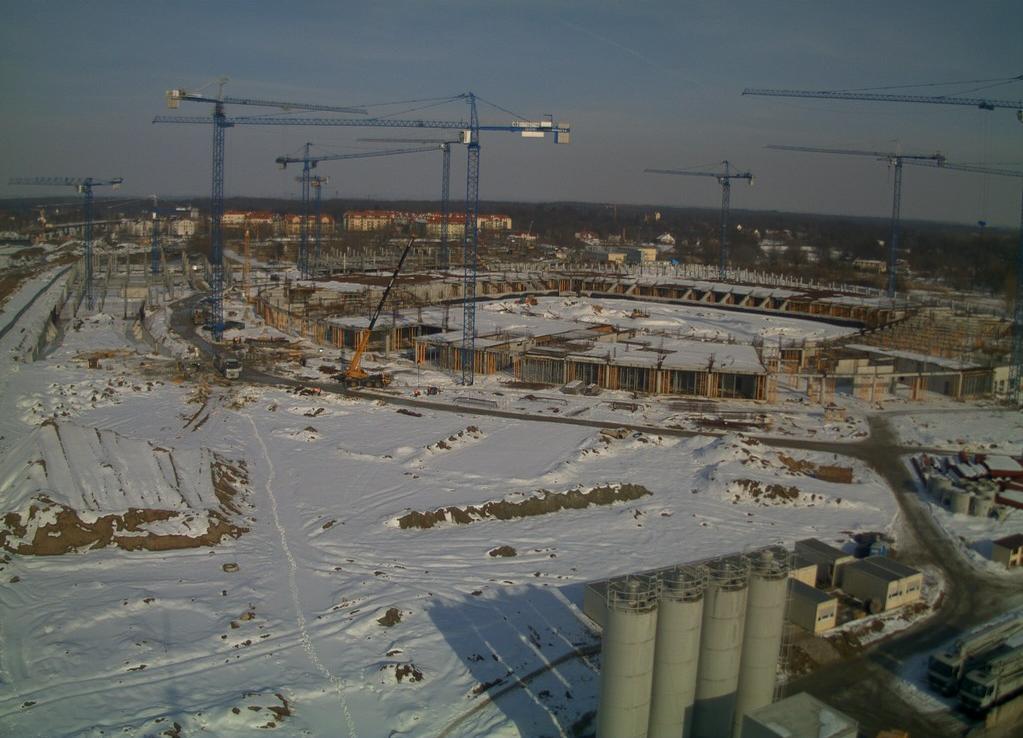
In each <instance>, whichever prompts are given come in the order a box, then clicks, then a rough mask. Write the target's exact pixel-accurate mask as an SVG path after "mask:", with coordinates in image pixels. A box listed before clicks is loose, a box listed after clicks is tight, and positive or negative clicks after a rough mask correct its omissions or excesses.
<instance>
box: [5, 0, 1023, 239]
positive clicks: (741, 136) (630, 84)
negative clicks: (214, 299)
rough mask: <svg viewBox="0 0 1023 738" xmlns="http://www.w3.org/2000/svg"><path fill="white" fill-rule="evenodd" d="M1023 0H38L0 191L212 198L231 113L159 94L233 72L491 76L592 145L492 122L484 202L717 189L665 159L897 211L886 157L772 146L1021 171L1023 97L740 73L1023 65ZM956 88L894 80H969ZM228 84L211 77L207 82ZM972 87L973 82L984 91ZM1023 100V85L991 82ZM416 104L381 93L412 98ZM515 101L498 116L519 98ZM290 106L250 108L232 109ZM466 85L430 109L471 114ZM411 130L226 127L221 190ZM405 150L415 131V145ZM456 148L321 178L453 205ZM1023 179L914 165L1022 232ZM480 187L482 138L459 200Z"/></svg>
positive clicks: (336, 78) (524, 105)
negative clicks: (73, 181) (292, 158)
mask: <svg viewBox="0 0 1023 738" xmlns="http://www.w3.org/2000/svg"><path fill="white" fill-rule="evenodd" d="M1020 28H1023V3H1020V2H1019V1H1018V0H978V2H973V3H964V2H961V0H931V1H924V0H916V1H914V2H908V1H907V2H899V3H892V2H890V1H887V2H878V1H875V0H863V1H861V2H856V3H850V2H831V1H829V0H816V1H814V2H809V1H807V2H804V1H801V0H800V1H796V0H787V1H779V2H770V3H765V2H762V0H733V1H731V2H684V1H680V0H676V1H674V2H642V1H641V0H640V1H633V2H612V1H610V0H605V1H601V2H582V1H580V0H558V1H557V2H550V1H549V0H547V1H546V2H538V1H534V0H516V2H488V1H486V0H450V1H448V0H434V1H432V2H426V1H425V0H406V1H404V2H392V1H389V0H375V1H374V2H336V1H335V2H303V1H301V0H295V1H293V2H288V3H282V2H279V0H278V1H275V2H263V1H262V0H250V1H249V2H237V1H231V0H218V2H215V3H210V2H192V1H190V0H181V1H179V2H170V1H159V0H135V1H134V2H120V1H118V0H102V1H100V0H93V1H92V2H83V1H82V0H77V1H76V2H66V1H64V0H52V1H40V0H35V1H32V0H24V1H23V2H18V3H7V4H6V7H5V10H4V22H3V24H2V25H0V114H2V115H0V197H24V196H32V194H33V193H38V194H39V195H40V196H43V195H51V194H60V193H61V192H63V191H66V190H60V189H56V190H54V189H47V188H42V187H23V186H20V187H16V186H11V185H8V184H7V182H8V179H9V178H10V177H15V176H92V177H97V178H105V177H115V176H120V177H124V180H125V183H124V185H123V187H122V189H121V194H123V195H124V196H125V197H131V196H140V197H142V196H147V195H151V194H158V195H163V196H183V195H184V196H208V194H209V191H210V169H211V166H210V153H211V127H210V126H208V125H205V124H203V125H191V126H189V125H164V124H155V125H154V124H153V123H152V122H151V121H152V119H153V117H154V116H156V115H164V114H180V115H191V116H197V115H201V116H208V115H209V114H210V113H211V110H210V108H211V107H212V106H209V105H205V104H195V103H183V104H182V106H181V108H180V109H179V110H178V111H168V110H167V109H166V106H165V104H164V92H165V90H168V89H170V88H184V89H186V90H198V89H200V88H203V86H204V85H207V84H208V83H210V82H211V81H212V80H215V79H216V78H218V77H220V76H228V77H230V81H229V82H228V83H227V85H226V87H225V94H228V95H232V96H236V97H249V98H272V99H276V100H290V101H297V102H310V103H324V104H335V105H356V104H371V103H380V102H388V101H400V100H410V99H415V100H422V99H432V98H441V97H448V96H453V95H456V94H459V93H461V92H465V91H468V90H472V91H473V92H474V93H476V94H477V95H479V96H480V97H481V98H483V99H484V100H487V101H490V102H493V103H495V104H496V105H498V106H500V107H499V108H498V107H491V106H489V105H485V104H481V107H480V117H481V119H482V120H483V121H484V122H493V123H507V122H509V121H510V120H513V119H514V118H515V117H516V116H523V117H526V118H529V119H536V118H539V117H540V116H542V115H543V114H547V113H550V114H553V116H554V118H555V120H558V121H561V122H568V123H570V124H571V127H572V143H571V144H570V145H568V146H555V145H553V143H551V142H550V140H547V141H543V140H538V139H523V138H520V137H519V136H517V135H513V134H508V133H490V134H484V136H483V138H482V149H481V184H480V194H481V197H482V198H483V199H484V200H527V201H564V200H573V201H588V202H598V203H619V204H626V203H628V204H649V205H651V206H684V207H714V206H716V205H717V204H718V203H719V202H720V188H719V187H718V185H717V184H716V183H715V182H714V180H712V179H706V178H696V177H672V176H662V175H653V174H645V173H644V172H643V170H644V169H645V168H689V167H705V168H707V169H716V168H717V167H718V166H719V163H720V162H721V161H722V160H725V159H727V160H729V161H730V162H732V163H733V164H734V165H735V166H737V167H739V168H740V169H742V170H748V171H751V172H752V173H753V174H754V175H755V184H754V185H753V186H752V187H747V186H746V185H745V183H736V185H735V186H734V187H733V191H732V204H733V207H734V208H741V209H747V208H748V209H754V210H785V211H796V212H824V213H836V214H845V215H866V216H881V217H884V216H887V215H888V214H889V213H890V211H891V187H892V172H891V170H890V169H889V167H888V166H887V164H886V163H884V162H880V161H875V160H874V159H871V158H868V157H840V156H834V155H819V154H809V153H795V152H783V151H774V150H767V149H765V148H764V147H765V146H766V145H767V144H788V145H799V146H813V147H830V148H855V149H868V150H879V151H895V150H897V151H901V152H902V153H906V154H911V153H923V154H930V153H934V152H936V151H940V152H941V153H943V154H945V155H946V156H947V157H948V159H949V160H950V161H957V162H971V163H980V164H985V165H988V166H1003V167H1008V168H1018V169H1021V170H1023V124H1021V123H1020V121H1019V120H1018V119H1017V116H1016V111H1014V110H1006V109H1000V110H996V111H990V112H987V111H981V110H977V109H974V108H968V107H953V106H933V105H907V104H886V103H868V102H858V101H856V102H848V101H847V102H837V101H827V100H797V99H787V98H768V97H751V96H743V95H741V92H742V90H743V88H745V87H783V88H791V89H817V90H825V89H850V88H874V87H883V86H890V85H922V84H933V83H945V82H958V81H965V80H988V79H993V80H1004V79H1007V78H1011V77H1014V76H1017V75H1020V74H1021V73H1023V45H1020V44H1019V38H1018V37H1019V29H1020ZM983 86H985V85H984V84H981V83H977V84H961V85H952V86H941V87H922V88H906V89H905V90H895V92H899V91H905V92H907V93H910V94H951V93H955V92H960V91H967V90H972V89H974V88H977V87H983ZM205 91H206V92H207V93H210V94H212V93H215V92H216V85H215V84H213V85H210V86H209V87H206V88H205ZM969 94H970V95H973V94H974V93H969ZM977 94H984V95H989V96H991V97H997V98H1004V99H1013V100H1019V99H1023V81H1017V82H1011V83H1008V84H1004V85H1001V86H995V87H991V88H990V89H987V90H984V91H983V93H977ZM404 107H415V105H408V106H398V107H388V108H382V109H381V110H384V111H392V112H393V111H396V110H402V109H404ZM502 108H503V109H502ZM269 112H272V111H269V110H265V109H261V108H254V107H247V106H234V107H229V108H228V114H229V115H239V116H242V115H252V114H265V113H269ZM465 114H466V109H465V105H464V103H458V102H456V103H452V104H448V105H445V106H439V107H432V108H428V109H424V110H420V111H417V112H415V113H413V114H412V115H415V116H422V117H430V118H435V119H443V120H460V119H463V118H464V117H465ZM438 133H439V132H437V133H431V132H424V131H419V132H416V133H414V134H403V132H402V131H401V130H398V129H391V128H354V127H349V128H342V127H331V128H311V127H301V126H258V127H257V126H245V127H236V128H233V129H230V130H228V131H227V133H226V137H227V148H226V182H225V191H226V194H227V195H229V196H231V195H251V196H273V197H297V195H298V191H297V188H298V185H297V183H296V182H295V175H296V174H297V171H296V170H295V169H294V168H292V167H289V168H288V169H287V170H284V171H281V170H279V169H278V168H277V166H276V165H275V163H274V160H275V159H276V157H278V156H281V155H284V154H293V153H296V152H298V150H299V149H300V147H301V146H302V144H303V143H305V142H306V141H310V142H313V143H314V144H316V145H317V146H318V151H320V152H334V153H346V152H348V153H350V152H355V151H364V150H370V149H373V148H380V147H387V148H391V147H394V146H395V144H380V143H371V142H364V141H359V140H358V139H359V138H365V137H373V136H387V137H397V136H402V135H414V136H430V137H433V136H435V135H438ZM399 146H400V145H399ZM440 169H441V157H440V154H439V153H426V154H416V155H408V156H401V157H390V158H378V159H366V160H351V161H337V162H324V163H322V164H321V165H320V166H319V168H318V173H319V174H321V175H323V176H328V177H330V183H329V185H328V187H327V189H326V191H325V194H326V196H329V197H334V196H340V197H349V198H354V197H369V198H376V199H380V200H386V199H391V198H435V197H437V196H438V193H439V190H440ZM1020 185H1021V180H1018V179H1011V178H1003V177H994V176H989V175H976V174H965V173H959V172H952V171H929V170H926V169H921V168H910V167H907V168H906V170H905V174H904V181H903V197H902V212H903V217H905V218H914V219H930V220H943V221H957V222H964V223H974V222H976V221H978V220H984V221H987V222H989V223H992V224H997V225H1008V226H1016V225H1018V224H1019V220H1020ZM464 191H465V153H464V149H459V150H456V151H455V153H454V155H453V162H452V196H453V197H460V196H463V195H464Z"/></svg>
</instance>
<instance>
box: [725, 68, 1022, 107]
mask: <svg viewBox="0 0 1023 738" xmlns="http://www.w3.org/2000/svg"><path fill="white" fill-rule="evenodd" d="M1019 79H1023V75H1020V76H1019V77H1013V78H1010V79H1006V80H1005V81H1007V82H1008V81H1011V80H1019ZM907 86H912V85H907ZM742 94H743V95H760V96H764V97H817V98H823V99H825V100H864V101H868V102H904V103H925V104H930V105H965V106H967V107H971V108H980V109H981V110H994V109H995V108H1010V109H1013V110H1017V111H1019V110H1023V100H995V99H992V98H987V97H947V96H944V95H935V96H928V95H894V94H889V93H877V92H863V91H859V90H777V89H764V88H756V87H747V88H746V89H745V90H743V91H742Z"/></svg>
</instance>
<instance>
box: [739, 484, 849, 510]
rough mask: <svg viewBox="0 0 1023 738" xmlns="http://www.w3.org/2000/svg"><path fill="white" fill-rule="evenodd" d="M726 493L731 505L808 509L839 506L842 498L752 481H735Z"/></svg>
mask: <svg viewBox="0 0 1023 738" xmlns="http://www.w3.org/2000/svg"><path fill="white" fill-rule="evenodd" d="M728 493H729V494H730V495H731V498H732V503H733V504H738V503H740V502H744V503H754V504H758V505H764V506H773V505H792V506H794V507H808V506H812V505H825V504H830V505H841V504H842V498H841V497H836V498H831V497H828V496H827V495H823V494H819V493H816V492H803V491H801V490H800V489H799V488H798V487H792V486H785V485H784V484H770V483H766V482H758V481H756V480H753V479H736V480H734V481H733V482H731V483H730V484H729V485H728Z"/></svg>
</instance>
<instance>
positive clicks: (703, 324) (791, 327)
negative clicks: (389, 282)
mask: <svg viewBox="0 0 1023 738" xmlns="http://www.w3.org/2000/svg"><path fill="white" fill-rule="evenodd" d="M480 308H481V313H482V319H483V320H486V319H494V320H498V319H499V318H498V316H499V315H502V314H503V315H507V316H536V317H543V318H545V319H547V320H561V321H571V322H577V323H584V324H594V323H608V324H611V325H614V326H616V327H617V328H619V329H620V330H639V331H644V332H650V333H667V334H671V335H677V336H680V337H683V338H699V339H701V340H710V341H721V342H727V341H729V340H731V341H735V342H737V343H750V342H751V341H752V340H753V339H754V338H763V339H765V340H769V339H778V338H788V339H809V338H834V337H836V336H844V335H848V334H851V333H855V332H856V329H855V328H849V327H844V326H837V325H832V324H830V323H822V322H820V321H815V320H800V319H798V318H788V317H783V316H779V315H760V314H756V313H744V312H739V311H735V310H719V309H716V308H710V307H706V308H705V307H699V306H694V305H685V306H679V305H669V304H664V303H657V302H643V301H639V300H613V299H603V298H593V299H589V298H571V297H539V298H537V304H536V305H527V304H524V303H521V302H519V301H516V300H501V301H497V302H488V303H481V305H480ZM480 319H481V318H479V317H478V318H477V320H480Z"/></svg>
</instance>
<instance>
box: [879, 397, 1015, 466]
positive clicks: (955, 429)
mask: <svg viewBox="0 0 1023 738" xmlns="http://www.w3.org/2000/svg"><path fill="white" fill-rule="evenodd" d="M889 419H890V421H891V423H892V426H893V427H894V428H895V430H896V431H897V432H898V434H899V437H900V438H901V439H902V441H903V443H905V444H913V445H917V446H923V447H925V448H941V449H947V450H950V451H959V450H960V449H965V450H967V451H970V452H983V453H997V454H1009V455H1012V456H1018V455H1019V454H1021V453H1023V413H1020V412H1018V411H1014V410H1006V409H1004V408H999V407H990V408H967V409H949V410H933V411H931V410H927V409H926V408H918V409H917V410H916V411H915V412H913V413H912V414H901V413H898V414H896V413H892V414H891V415H890V417H889Z"/></svg>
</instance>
